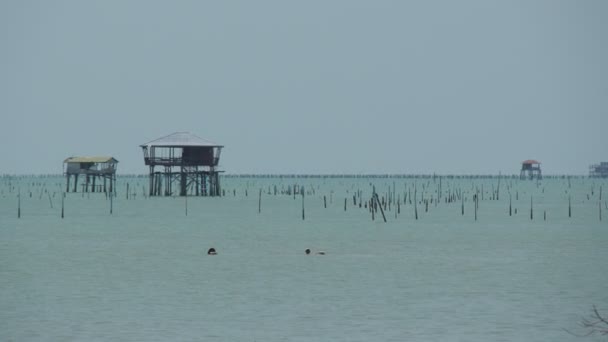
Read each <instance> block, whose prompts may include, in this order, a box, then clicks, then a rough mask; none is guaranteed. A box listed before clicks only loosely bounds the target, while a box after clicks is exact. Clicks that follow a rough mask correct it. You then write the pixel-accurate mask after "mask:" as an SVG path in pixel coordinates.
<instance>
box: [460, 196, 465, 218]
mask: <svg viewBox="0 0 608 342" xmlns="http://www.w3.org/2000/svg"><path fill="white" fill-rule="evenodd" d="M460 199H461V201H462V203H461V205H460V211H461V213H462V216H464V196H462V197H460Z"/></svg>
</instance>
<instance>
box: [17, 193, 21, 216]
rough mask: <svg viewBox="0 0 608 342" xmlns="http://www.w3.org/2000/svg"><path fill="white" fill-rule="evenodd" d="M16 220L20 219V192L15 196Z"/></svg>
mask: <svg viewBox="0 0 608 342" xmlns="http://www.w3.org/2000/svg"><path fill="white" fill-rule="evenodd" d="M17 218H21V192H19V195H17Z"/></svg>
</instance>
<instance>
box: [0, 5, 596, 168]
mask: <svg viewBox="0 0 608 342" xmlns="http://www.w3.org/2000/svg"><path fill="white" fill-rule="evenodd" d="M607 34H608V1H603V0H598V1H574V0H573V1H556V0H548V1H530V0H523V1H488V0H479V1H422V0H421V1H378V0H374V1H371V0H370V1H356V0H345V1H328V0H322V1H314V0H312V1H311V0H306V1H286V0H277V1H250V0H240V1H239V0H235V1H147V0H146V1H143V0H142V1H125V0H117V1H106V0H104V1H82V0H77V1H76V0H75V1H22V0H15V1H7V0H2V1H0V43H1V45H0V49H1V50H0V118H1V123H0V144H1V145H2V158H1V162H0V174H1V173H60V172H61V171H62V161H63V159H64V158H66V157H68V156H71V155H113V156H115V157H116V158H117V159H118V160H119V161H120V164H119V172H120V173H145V172H147V169H146V167H145V166H144V163H143V157H142V154H141V149H140V148H139V145H140V144H142V143H144V142H147V141H149V140H152V139H155V138H158V137H161V136H164V135H167V134H170V133H173V132H175V131H191V132H192V133H194V134H197V135H199V136H201V137H203V138H207V139H209V140H212V141H215V142H218V143H221V144H224V145H225V146H226V147H225V149H224V151H223V153H222V163H221V164H222V166H223V168H224V169H225V170H226V171H227V172H230V173H433V172H437V173H498V172H499V171H502V173H503V174H505V173H516V172H518V168H519V167H520V165H519V163H520V162H521V161H522V160H524V159H529V158H533V159H538V160H540V161H541V162H542V163H543V168H544V171H545V173H573V174H586V173H587V171H588V169H587V168H588V165H589V164H591V163H593V162H597V161H600V160H608V140H607V138H606V137H607V136H608V134H607V131H608V62H607V61H608V37H607Z"/></svg>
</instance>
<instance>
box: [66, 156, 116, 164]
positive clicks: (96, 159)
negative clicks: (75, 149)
mask: <svg viewBox="0 0 608 342" xmlns="http://www.w3.org/2000/svg"><path fill="white" fill-rule="evenodd" d="M63 162H64V163H110V162H113V163H118V160H116V159H114V157H69V158H66V160H64V161H63Z"/></svg>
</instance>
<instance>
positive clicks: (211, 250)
mask: <svg viewBox="0 0 608 342" xmlns="http://www.w3.org/2000/svg"><path fill="white" fill-rule="evenodd" d="M207 254H208V255H216V254H217V252H216V251H215V248H213V247H211V248H209V250H208V251H207Z"/></svg>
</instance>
